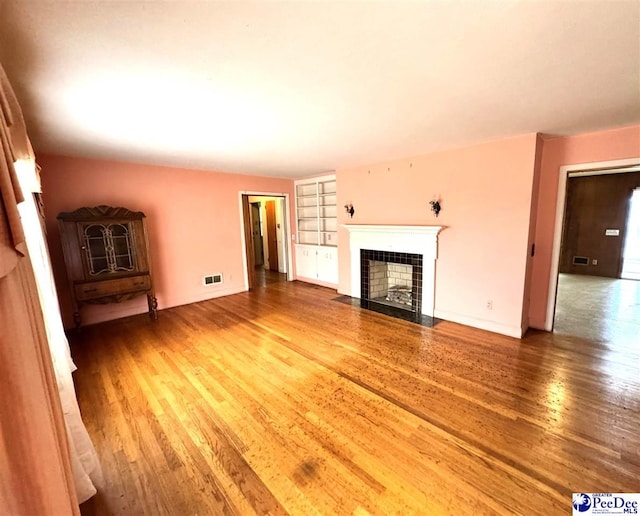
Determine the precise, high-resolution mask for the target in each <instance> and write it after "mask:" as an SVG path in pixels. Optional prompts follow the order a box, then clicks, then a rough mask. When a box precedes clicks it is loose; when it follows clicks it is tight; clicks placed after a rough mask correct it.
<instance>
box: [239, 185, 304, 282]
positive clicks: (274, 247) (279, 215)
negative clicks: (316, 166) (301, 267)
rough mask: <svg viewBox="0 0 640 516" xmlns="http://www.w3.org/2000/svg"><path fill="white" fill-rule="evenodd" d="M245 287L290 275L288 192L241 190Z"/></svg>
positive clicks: (275, 280)
mask: <svg viewBox="0 0 640 516" xmlns="http://www.w3.org/2000/svg"><path fill="white" fill-rule="evenodd" d="M241 205H242V215H243V217H242V220H243V237H244V238H243V241H244V254H245V272H246V282H247V289H248V290H253V289H256V288H261V287H268V286H270V285H274V284H276V283H281V282H284V281H288V280H290V279H291V278H292V274H291V257H290V249H289V245H288V241H289V224H288V220H289V217H288V213H289V207H288V195H287V194H266V193H258V192H256V193H246V192H243V193H242V194H241Z"/></svg>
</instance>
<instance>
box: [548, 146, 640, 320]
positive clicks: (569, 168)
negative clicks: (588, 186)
mask: <svg viewBox="0 0 640 516" xmlns="http://www.w3.org/2000/svg"><path fill="white" fill-rule="evenodd" d="M637 167H640V157H637V158H628V159H617V160H610V161H597V162H592V163H580V164H576V165H563V166H561V167H560V172H559V174H558V197H557V199H556V217H555V221H556V222H555V227H554V231H553V245H552V247H551V273H550V275H549V294H548V297H547V314H546V317H545V319H546V320H545V325H544V329H545V330H546V331H553V324H554V319H555V314H556V299H557V297H558V270H559V267H560V248H561V245H562V230H563V228H564V218H565V210H566V203H567V179H568V178H569V174H576V173H579V175H581V176H588V175H592V176H595V175H602V174H616V173H620V172H632V171H634V170H636V168H637Z"/></svg>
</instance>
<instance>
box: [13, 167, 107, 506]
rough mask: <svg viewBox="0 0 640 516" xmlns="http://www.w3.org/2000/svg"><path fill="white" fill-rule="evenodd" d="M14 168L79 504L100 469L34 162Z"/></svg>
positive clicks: (98, 479) (99, 478)
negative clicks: (77, 384) (84, 414)
mask: <svg viewBox="0 0 640 516" xmlns="http://www.w3.org/2000/svg"><path fill="white" fill-rule="evenodd" d="M15 169H16V173H17V176H18V180H19V181H20V186H21V187H22V191H23V194H24V198H25V201H24V202H22V203H20V204H19V205H18V210H19V212H20V217H21V220H22V224H23V227H24V233H25V237H26V241H27V248H28V250H29V255H30V257H31V262H32V265H33V270H34V274H35V277H36V284H37V286H38V296H39V298H40V305H41V308H42V313H43V317H44V322H45V329H46V333H47V340H48V341H49V349H50V351H51V358H52V361H53V368H54V371H55V375H56V380H57V383H58V390H59V393H60V401H61V403H62V410H63V413H64V420H65V425H66V430H67V437H68V440H69V451H70V455H71V466H72V469H73V477H74V483H75V487H76V493H77V495H78V501H79V502H80V503H82V502H84V501H86V500H87V499H89V498H90V497H92V496H93V495H94V494H96V487H95V484H96V483H101V481H102V472H101V469H100V464H99V462H98V457H97V454H96V451H95V448H94V446H93V443H92V442H91V438H90V437H89V434H88V433H87V429H86V428H85V426H84V423H83V422H82V418H81V416H80V408H79V407H78V400H77V399H76V393H75V388H74V385H73V378H72V376H71V373H72V372H73V371H75V370H76V366H75V364H74V363H73V360H72V359H71V352H70V350H69V343H68V341H67V337H66V335H65V333H64V328H63V326H62V317H61V315H60V308H59V305H58V295H57V292H56V288H55V283H54V280H53V273H52V270H51V260H50V258H49V250H48V248H47V245H46V242H45V238H44V234H43V232H42V225H41V223H40V216H39V214H38V208H37V206H36V203H35V200H34V197H33V194H32V193H34V192H35V193H39V192H40V180H39V177H38V174H37V170H36V164H35V162H33V161H28V160H19V161H17V162H16V163H15Z"/></svg>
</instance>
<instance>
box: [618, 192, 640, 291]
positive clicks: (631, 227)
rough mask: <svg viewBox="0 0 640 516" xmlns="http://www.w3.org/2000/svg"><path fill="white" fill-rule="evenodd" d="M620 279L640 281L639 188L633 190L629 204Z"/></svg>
mask: <svg viewBox="0 0 640 516" xmlns="http://www.w3.org/2000/svg"><path fill="white" fill-rule="evenodd" d="M620 277H621V278H624V279H630V280H640V188H635V189H634V190H633V192H632V194H631V200H630V202H629V217H628V218H627V231H626V237H625V243H624V250H623V252H622V273H621V274H620Z"/></svg>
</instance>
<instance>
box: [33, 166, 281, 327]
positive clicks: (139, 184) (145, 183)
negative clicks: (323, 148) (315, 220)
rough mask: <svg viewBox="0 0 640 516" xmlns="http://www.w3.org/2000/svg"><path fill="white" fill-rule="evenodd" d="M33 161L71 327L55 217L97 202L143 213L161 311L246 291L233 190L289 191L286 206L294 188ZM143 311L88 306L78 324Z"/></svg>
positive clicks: (213, 175)
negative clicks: (209, 278)
mask: <svg viewBox="0 0 640 516" xmlns="http://www.w3.org/2000/svg"><path fill="white" fill-rule="evenodd" d="M38 163H39V164H40V166H41V167H42V183H43V192H44V201H45V214H46V217H47V231H48V240H49V246H50V250H51V259H52V262H53V268H54V273H55V277H56V283H57V285H58V291H59V294H60V300H61V305H62V309H63V318H64V321H65V324H66V325H67V326H71V324H72V322H71V320H72V319H71V303H70V295H69V290H68V285H67V280H66V275H65V270H64V261H63V257H62V248H61V245H60V237H59V232H58V226H57V221H56V216H57V215H58V213H59V212H61V211H72V210H74V209H76V208H79V207H82V206H95V205H98V204H106V205H113V206H124V207H126V208H129V209H132V210H135V211H143V212H144V213H145V214H146V215H147V227H148V230H149V240H150V246H151V260H152V265H153V272H154V275H155V287H156V293H157V297H158V304H159V308H161V309H162V308H167V307H171V306H176V305H182V304H186V303H192V302H195V301H200V300H203V299H208V298H212V297H219V296H221V295H227V294H232V293H236V292H240V291H243V290H244V289H245V287H244V262H243V248H242V243H241V218H240V206H239V192H240V191H257V192H270V193H288V194H289V195H290V196H291V197H290V199H291V200H292V201H293V182H292V181H291V180H288V179H274V178H266V177H256V176H244V175H237V174H224V173H219V172H207V171H200V170H185V169H176V168H166V167H155V166H148V165H138V164H132V163H120V162H113V161H99V160H89V159H82V158H71V157H60V156H46V155H45V156H39V159H38ZM291 209H292V210H293V205H292V206H291ZM291 223H292V221H290V224H291ZM290 227H293V226H290ZM219 272H221V273H223V275H224V283H223V284H222V285H216V286H214V287H204V286H203V285H202V277H203V276H204V275H206V274H212V273H219ZM146 309H147V308H146V301H145V298H144V297H142V298H136V299H134V300H131V301H129V302H124V303H121V304H110V305H104V306H98V307H93V306H88V307H86V308H84V309H83V312H82V314H83V322H84V323H93V322H98V321H102V320H108V319H114V318H118V317H123V316H126V315H131V314H134V313H140V312H145V311H146Z"/></svg>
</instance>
